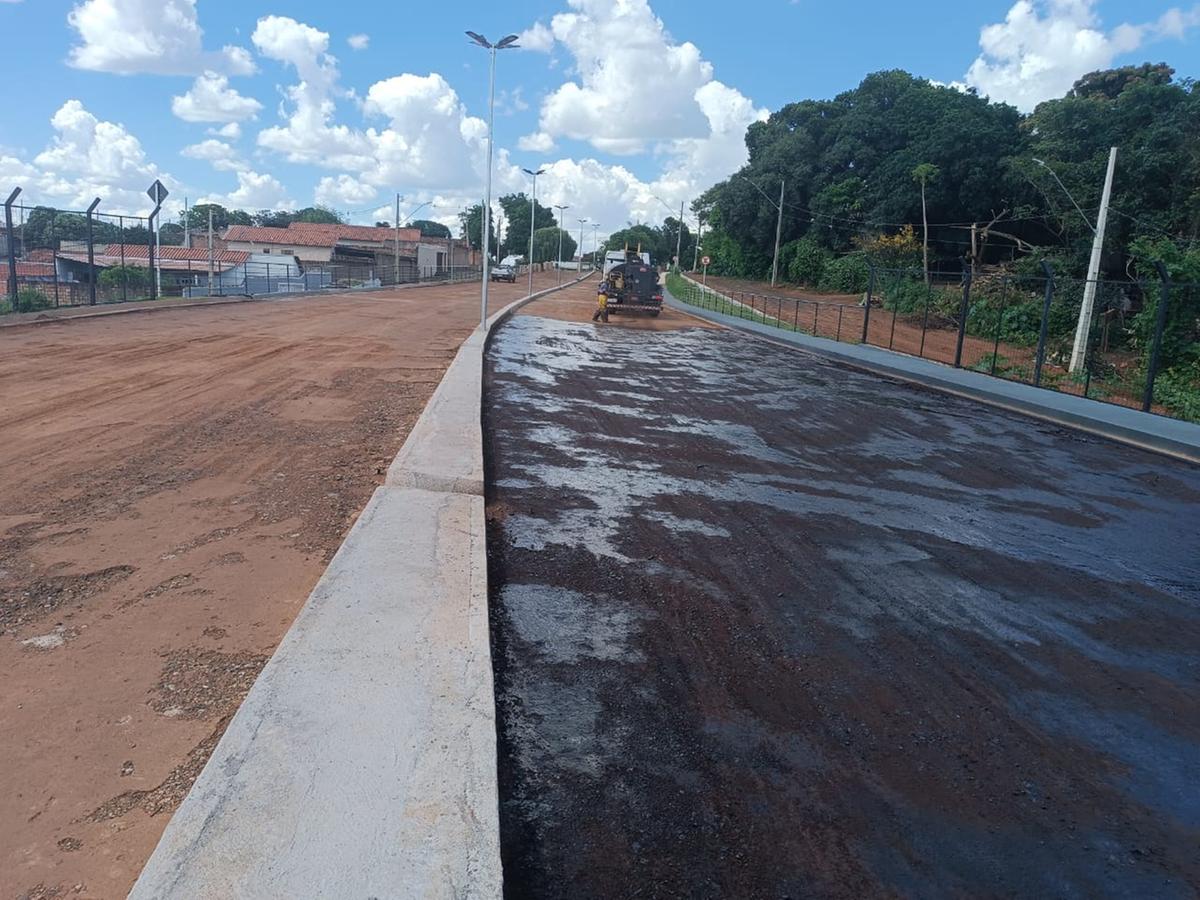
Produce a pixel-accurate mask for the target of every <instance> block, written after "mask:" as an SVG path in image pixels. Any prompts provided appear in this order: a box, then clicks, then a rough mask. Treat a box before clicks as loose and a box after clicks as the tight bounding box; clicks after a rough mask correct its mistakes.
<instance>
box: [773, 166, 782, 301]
mask: <svg viewBox="0 0 1200 900" xmlns="http://www.w3.org/2000/svg"><path fill="white" fill-rule="evenodd" d="M782 233H783V179H782V178H780V179H779V218H778V219H776V220H775V259H774V260H772V262H771V287H775V282H776V281H777V280H778V279H779V236H780V235H781V234H782Z"/></svg>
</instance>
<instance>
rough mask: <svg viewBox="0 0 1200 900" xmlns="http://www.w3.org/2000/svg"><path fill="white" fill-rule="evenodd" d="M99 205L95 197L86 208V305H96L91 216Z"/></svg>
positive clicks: (98, 200) (93, 234)
mask: <svg viewBox="0 0 1200 900" xmlns="http://www.w3.org/2000/svg"><path fill="white" fill-rule="evenodd" d="M99 205H100V198H99V197H97V198H96V199H95V200H93V201H92V205H91V206H89V207H88V208H87V242H88V305H89V306H95V305H96V238H95V233H94V231H93V229H92V224H93V221H94V220H93V219H92V216H93V215H94V214H95V212H96V207H97V206H99Z"/></svg>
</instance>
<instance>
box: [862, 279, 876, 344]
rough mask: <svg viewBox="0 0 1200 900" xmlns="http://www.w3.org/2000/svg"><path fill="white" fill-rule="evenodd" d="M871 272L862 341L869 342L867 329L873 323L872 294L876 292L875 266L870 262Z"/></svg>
mask: <svg viewBox="0 0 1200 900" xmlns="http://www.w3.org/2000/svg"><path fill="white" fill-rule="evenodd" d="M868 266H869V267H870V274H869V275H868V276H867V297H866V301H865V302H864V303H863V333H862V342H863V343H864V344H866V343H869V342H868V340H867V329H868V328H869V327H870V325H871V295H872V294H874V293H875V266H874V265H871V264H870V263H868Z"/></svg>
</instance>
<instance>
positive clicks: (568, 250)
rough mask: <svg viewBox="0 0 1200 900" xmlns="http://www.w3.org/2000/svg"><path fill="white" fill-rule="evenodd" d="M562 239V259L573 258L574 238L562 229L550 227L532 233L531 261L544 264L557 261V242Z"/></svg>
mask: <svg viewBox="0 0 1200 900" xmlns="http://www.w3.org/2000/svg"><path fill="white" fill-rule="evenodd" d="M560 237H561V238H562V258H563V259H574V258H575V238H573V237H571V235H570V233H569V232H568V231H567V230H566V229H563V228H558V227H557V226H554V225H551V226H550V227H549V228H539V229H538V230H537V231H535V232H534V233H533V261H534V262H535V263H544V262H551V261H557V260H558V246H559V244H558V241H559V238H560Z"/></svg>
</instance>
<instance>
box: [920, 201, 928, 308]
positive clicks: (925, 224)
mask: <svg viewBox="0 0 1200 900" xmlns="http://www.w3.org/2000/svg"><path fill="white" fill-rule="evenodd" d="M921 226H922V230H923V231H924V241H923V242H922V243H923V244H924V256H925V286H926V287H929V215H928V213H927V212H926V210H925V181H924V180H922V181H921Z"/></svg>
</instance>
